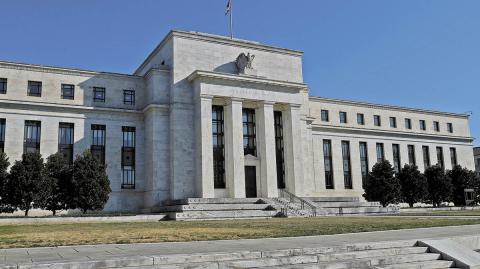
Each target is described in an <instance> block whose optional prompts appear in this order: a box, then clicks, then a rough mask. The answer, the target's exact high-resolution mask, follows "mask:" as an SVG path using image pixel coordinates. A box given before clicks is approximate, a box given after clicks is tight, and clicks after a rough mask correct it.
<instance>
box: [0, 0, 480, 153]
mask: <svg viewBox="0 0 480 269" xmlns="http://www.w3.org/2000/svg"><path fill="white" fill-rule="evenodd" d="M225 4H226V0H202V1H198V0H189V1H187V0H175V1H158V0H150V1H143V0H130V1H122V0H102V1H97V0H82V1H64V0H57V1H54V0H43V1H38V0H31V1H22V0H16V1H13V0H12V1H7V0H5V1H2V3H1V5H0V14H1V15H0V29H1V38H0V59H1V60H10V61H18V62H26V63H35V64H46V65H54V66H64V67H77V68H83V69H92V70H99V71H112V72H121V73H131V72H133V70H135V68H136V67H137V66H138V65H139V64H140V63H141V62H142V60H143V59H144V58H145V57H146V56H147V55H148V53H149V52H150V51H151V50H152V49H153V48H154V47H155V46H156V45H157V44H158V42H159V41H160V40H161V39H162V38H163V37H164V36H165V34H166V33H167V32H168V31H169V30H170V29H181V30H195V31H201V32H208V33H214V34H223V35H227V34H228V27H227V25H228V24H227V17H225V16H224V11H225ZM479 12H480V1H478V0H461V1H460V0H421V1H419V0H388V1H386V0H361V1H360V0H309V1H307V0H295V1H293V0H234V16H235V35H236V36H237V37H239V38H244V39H250V40H255V41H259V42H262V43H266V44H272V45H277V46H282V47H287V48H293V49H299V50H302V51H304V52H305V56H304V74H305V81H306V83H308V84H309V86H310V91H311V95H319V96H325V97H334V98H343V99H353V100H361V101H368V102H375V103H385V104H393V105H400V106H409V107H418V108H426V109H434V110H442V111H449V112H459V113H463V112H467V111H471V112H472V113H473V115H472V118H471V119H472V120H471V128H472V132H473V136H474V137H476V138H480V102H479V99H480V52H479V50H480V15H479V14H480V13H479ZM475 144H477V145H479V144H480V143H479V141H475Z"/></svg>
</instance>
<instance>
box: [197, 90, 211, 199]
mask: <svg viewBox="0 0 480 269" xmlns="http://www.w3.org/2000/svg"><path fill="white" fill-rule="evenodd" d="M196 116H197V117H198V118H197V119H196V121H195V126H196V128H195V129H196V133H197V135H196V142H197V143H196V144H197V151H196V152H197V156H196V167H197V169H196V174H197V179H196V181H195V187H196V196H198V197H201V198H213V197H215V193H214V185H213V144H212V96H205V95H201V96H200V98H199V100H198V102H197V104H196Z"/></svg>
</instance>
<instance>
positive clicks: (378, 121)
mask: <svg viewBox="0 0 480 269" xmlns="http://www.w3.org/2000/svg"><path fill="white" fill-rule="evenodd" d="M373 124H374V125H375V126H382V120H381V118H380V115H373Z"/></svg>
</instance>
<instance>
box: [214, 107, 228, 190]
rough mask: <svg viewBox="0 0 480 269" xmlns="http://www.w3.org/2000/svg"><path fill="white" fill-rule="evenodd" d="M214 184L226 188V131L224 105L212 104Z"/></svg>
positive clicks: (218, 187)
mask: <svg viewBox="0 0 480 269" xmlns="http://www.w3.org/2000/svg"><path fill="white" fill-rule="evenodd" d="M212 144H213V185H214V188H216V189H224V188H225V132H224V113H223V106H212Z"/></svg>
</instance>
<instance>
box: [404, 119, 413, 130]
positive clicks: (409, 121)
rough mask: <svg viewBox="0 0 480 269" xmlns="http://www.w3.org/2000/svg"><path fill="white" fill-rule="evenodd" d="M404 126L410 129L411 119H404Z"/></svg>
mask: <svg viewBox="0 0 480 269" xmlns="http://www.w3.org/2000/svg"><path fill="white" fill-rule="evenodd" d="M405 128H406V129H412V120H411V119H405Z"/></svg>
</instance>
